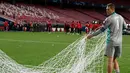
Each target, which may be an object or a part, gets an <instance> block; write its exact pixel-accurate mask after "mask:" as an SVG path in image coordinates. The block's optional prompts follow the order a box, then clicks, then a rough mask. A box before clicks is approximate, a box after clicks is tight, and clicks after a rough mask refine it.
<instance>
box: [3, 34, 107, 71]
mask: <svg viewBox="0 0 130 73" xmlns="http://www.w3.org/2000/svg"><path fill="white" fill-rule="evenodd" d="M105 40H106V35H104V33H102V34H100V35H98V36H96V37H94V38H92V39H90V40H85V37H84V36H83V37H81V38H79V39H77V40H76V41H75V42H73V43H72V44H70V45H69V46H67V47H66V48H65V49H64V50H62V51H61V52H60V53H58V54H57V55H56V56H54V57H52V58H50V59H49V60H47V61H45V62H43V63H42V64H40V65H38V66H32V67H27V66H24V65H21V64H18V63H17V62H16V61H14V60H13V59H11V58H10V57H9V56H7V55H6V54H5V53H4V52H3V51H2V50H0V73H103V63H104V52H103V51H104V48H105Z"/></svg>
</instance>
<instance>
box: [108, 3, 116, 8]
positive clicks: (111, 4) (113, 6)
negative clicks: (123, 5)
mask: <svg viewBox="0 0 130 73" xmlns="http://www.w3.org/2000/svg"><path fill="white" fill-rule="evenodd" d="M107 6H108V7H110V8H111V9H115V5H114V4H113V3H109V4H107Z"/></svg>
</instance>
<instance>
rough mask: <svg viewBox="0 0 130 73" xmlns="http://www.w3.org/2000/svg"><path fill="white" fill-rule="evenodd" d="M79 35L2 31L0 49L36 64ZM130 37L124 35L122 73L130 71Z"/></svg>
mask: <svg viewBox="0 0 130 73" xmlns="http://www.w3.org/2000/svg"><path fill="white" fill-rule="evenodd" d="M79 37H80V35H70V34H65V33H60V32H57V33H51V34H50V33H48V32H0V49H1V50H3V51H4V52H5V53H6V54H7V55H9V56H10V57H11V58H13V59H14V60H16V61H17V62H18V63H20V64H23V65H33V66H36V65H39V64H41V63H42V62H44V61H46V60H48V59H50V58H51V57H53V56H55V55H56V54H57V53H59V52H60V51H61V50H63V49H64V48H65V47H67V46H68V45H69V44H71V43H72V42H73V41H75V40H76V39H77V38H79ZM129 38H130V36H123V54H122V57H121V58H120V59H119V64H120V69H121V73H130V67H129V66H130V53H129V52H130V49H129V48H130V39H129ZM104 73H106V58H105V65H104Z"/></svg>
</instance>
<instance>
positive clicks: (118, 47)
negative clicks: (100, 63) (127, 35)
mask: <svg viewBox="0 0 130 73" xmlns="http://www.w3.org/2000/svg"><path fill="white" fill-rule="evenodd" d="M106 13H107V15H108V17H107V18H106V19H105V21H104V24H103V26H102V27H101V28H100V29H99V30H97V31H96V32H95V33H93V34H89V35H88V36H87V39H90V38H92V37H93V36H96V35H98V34H100V33H102V32H104V31H105V30H106V29H108V30H107V45H106V50H105V56H107V58H108V66H107V72H108V73H112V70H113V67H112V66H113V64H114V69H115V72H116V73H120V70H119V65H118V61H117V60H116V58H117V57H120V56H121V53H122V29H123V26H125V28H126V22H125V21H124V18H123V17H122V16H121V15H119V14H117V13H115V5H114V4H112V3H109V4H107V7H106Z"/></svg>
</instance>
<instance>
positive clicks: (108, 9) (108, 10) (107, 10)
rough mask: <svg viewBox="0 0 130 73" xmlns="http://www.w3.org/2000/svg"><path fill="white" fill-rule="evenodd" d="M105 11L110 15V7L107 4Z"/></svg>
mask: <svg viewBox="0 0 130 73" xmlns="http://www.w3.org/2000/svg"><path fill="white" fill-rule="evenodd" d="M106 13H107V15H110V14H111V13H112V9H111V8H110V7H108V6H107V8H106Z"/></svg>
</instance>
